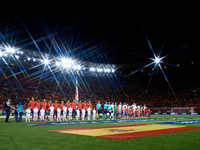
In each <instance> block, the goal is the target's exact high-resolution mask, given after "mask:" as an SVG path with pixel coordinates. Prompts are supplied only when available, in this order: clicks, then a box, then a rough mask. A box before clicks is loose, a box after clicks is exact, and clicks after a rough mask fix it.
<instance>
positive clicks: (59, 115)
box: [57, 105, 61, 121]
mask: <svg viewBox="0 0 200 150" xmlns="http://www.w3.org/2000/svg"><path fill="white" fill-rule="evenodd" d="M57 121H61V109H60V106H59V105H58V109H57Z"/></svg>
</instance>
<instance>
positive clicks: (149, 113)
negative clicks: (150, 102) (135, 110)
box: [147, 108, 151, 118]
mask: <svg viewBox="0 0 200 150" xmlns="http://www.w3.org/2000/svg"><path fill="white" fill-rule="evenodd" d="M147 113H148V118H150V115H151V111H150V108H149V109H148V110H147Z"/></svg>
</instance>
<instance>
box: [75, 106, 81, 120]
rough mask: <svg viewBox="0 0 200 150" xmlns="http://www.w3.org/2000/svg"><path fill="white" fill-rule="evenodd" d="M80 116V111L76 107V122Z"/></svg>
mask: <svg viewBox="0 0 200 150" xmlns="http://www.w3.org/2000/svg"><path fill="white" fill-rule="evenodd" d="M79 116H80V110H79V109H78V107H76V120H78V118H79Z"/></svg>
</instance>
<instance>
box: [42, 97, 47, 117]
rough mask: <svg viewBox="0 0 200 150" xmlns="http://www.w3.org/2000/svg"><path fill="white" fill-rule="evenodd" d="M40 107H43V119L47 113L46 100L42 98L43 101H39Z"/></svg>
mask: <svg viewBox="0 0 200 150" xmlns="http://www.w3.org/2000/svg"><path fill="white" fill-rule="evenodd" d="M41 107H43V109H44V110H45V115H44V119H46V115H47V111H46V110H47V102H46V99H44V100H43V102H41Z"/></svg>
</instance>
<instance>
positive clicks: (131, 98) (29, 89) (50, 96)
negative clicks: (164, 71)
mask: <svg viewBox="0 0 200 150" xmlns="http://www.w3.org/2000/svg"><path fill="white" fill-rule="evenodd" d="M44 81H45V82H44ZM74 81H75V80H74V79H71V81H70V77H68V78H67V77H66V78H65V79H61V80H59V81H57V82H56V81H55V80H54V79H52V80H49V81H48V80H36V81H34V80H30V79H29V80H28V79H26V80H25V79H24V80H16V78H4V77H1V80H0V104H3V101H4V100H6V99H7V98H8V97H9V98H11V100H12V102H14V101H15V98H16V96H18V97H22V98H23V99H24V101H25V103H26V104H27V103H28V102H29V100H30V98H31V97H35V99H40V100H42V99H47V101H48V100H53V101H54V100H58V102H61V101H62V100H64V101H67V100H73V99H74V98H75V82H74ZM78 81H79V100H81V101H85V100H86V101H88V100H90V101H91V102H92V103H93V105H95V104H96V103H97V101H101V102H102V103H105V101H110V102H112V101H114V102H126V103H129V104H130V103H133V102H136V103H137V104H138V105H143V104H146V105H147V106H148V107H199V104H200V87H199V85H200V82H198V81H197V80H195V79H185V78H180V79H177V78H175V79H170V80H169V81H170V83H171V87H172V88H170V87H169V85H168V83H167V82H166V80H165V79H164V78H161V79H157V80H152V82H151V84H150V85H149V86H148V80H144V79H138V80H137V81H131V80H130V79H129V80H126V79H119V78H118V79H117V78H116V79H114V78H109V77H103V78H97V77H95V76H94V77H91V76H90V77H85V78H84V79H83V78H79V79H78Z"/></svg>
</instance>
